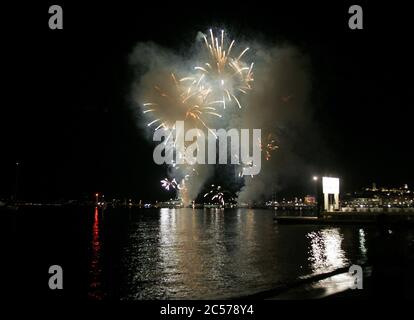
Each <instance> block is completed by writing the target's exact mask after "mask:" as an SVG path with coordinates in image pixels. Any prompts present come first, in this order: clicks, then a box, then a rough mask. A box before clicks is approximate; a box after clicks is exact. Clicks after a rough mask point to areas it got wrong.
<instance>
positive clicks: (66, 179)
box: [0, 1, 414, 200]
mask: <svg viewBox="0 0 414 320" xmlns="http://www.w3.org/2000/svg"><path fill="white" fill-rule="evenodd" d="M115 3H116V5H104V4H95V6H92V5H90V6H85V5H84V4H82V5H80V4H79V5H75V4H72V3H69V2H64V3H63V2H62V3H59V1H58V2H53V3H50V4H42V5H40V4H39V5H36V4H30V5H23V4H21V5H20V6H17V5H15V6H13V7H11V6H5V7H3V9H2V17H1V21H2V22H1V23H2V30H3V33H4V36H3V39H2V54H3V59H2V60H3V61H2V62H3V72H2V78H3V90H2V103H1V107H0V123H1V125H0V134H1V135H0V137H1V153H0V154H1V157H0V198H1V197H9V196H10V194H11V192H12V190H13V183H14V179H15V171H14V170H15V162H16V160H19V161H21V171H20V181H21V183H20V187H21V188H20V197H21V198H24V199H38V200H43V199H60V198H65V199H72V198H80V197H90V196H91V194H93V193H94V192H96V191H100V192H104V193H105V194H107V195H108V197H112V196H114V197H124V196H125V197H134V198H136V199H152V200H155V199H160V198H162V197H163V195H164V197H165V193H164V192H163V191H162V190H161V189H160V183H159V180H160V178H163V177H164V176H165V168H164V167H159V166H157V165H156V164H154V163H153V160H152V151H153V146H151V145H150V144H149V143H148V142H147V141H146V139H145V137H144V135H143V134H142V132H141V131H140V129H139V128H138V127H137V125H136V120H135V116H134V113H133V111H132V109H131V101H130V96H129V94H130V86H131V82H132V81H133V75H132V70H131V68H130V66H129V64H128V55H129V54H130V53H131V51H132V50H133V48H134V46H135V45H136V43H137V42H140V41H149V40H151V41H154V42H156V43H158V44H160V45H162V46H165V47H168V48H171V49H173V50H177V51H178V52H180V51H182V50H185V48H186V47H188V46H190V45H191V42H192V41H193V39H194V37H195V34H196V32H197V31H199V30H202V31H204V30H206V29H208V28H209V27H210V26H225V27H227V26H228V27H230V28H231V29H232V30H234V31H235V32H238V33H240V34H243V35H246V37H247V38H257V39H263V40H264V41H266V42H269V43H275V44H278V43H290V44H293V45H295V46H296V47H298V48H299V49H300V50H301V51H302V52H304V53H305V54H306V55H307V56H308V57H309V61H310V63H311V79H312V94H311V103H310V106H309V117H311V118H312V119H313V120H312V121H314V122H315V125H316V127H317V129H318V131H319V136H320V137H321V141H320V143H319V144H318V145H320V146H323V149H324V150H323V152H319V151H320V150H311V151H307V152H306V155H302V156H303V158H304V159H305V160H306V162H307V163H309V165H310V167H312V168H314V170H315V173H316V174H323V173H331V174H337V175H338V176H340V177H342V179H343V188H344V189H345V191H352V190H356V189H359V188H361V187H363V186H366V185H370V184H371V183H372V182H376V183H377V185H379V186H381V185H390V186H400V185H402V184H404V183H408V184H409V186H411V187H412V185H413V183H414V174H413V170H412V163H414V156H413V151H412V149H413V148H412V136H413V134H412V108H413V106H412V101H413V89H412V79H411V77H412V74H413V73H412V60H413V55H412V49H410V47H411V43H410V42H411V41H412V40H411V39H412V35H410V32H411V31H410V30H412V29H413V28H412V18H410V11H409V10H407V8H406V7H403V6H401V5H396V4H395V5H393V6H391V5H388V6H384V7H381V6H380V5H376V4H374V3H373V2H369V3H367V2H366V1H356V2H355V4H360V5H362V7H363V9H364V30H350V29H348V16H349V14H348V7H349V5H350V4H354V3H350V4H349V3H346V4H341V5H329V6H327V5H316V4H314V2H313V1H312V4H309V5H307V6H303V5H302V4H300V3H292V1H289V3H290V5H289V6H288V5H286V4H283V3H284V2H280V1H276V2H274V4H273V6H272V7H271V6H270V5H264V4H262V5H259V4H258V2H252V4H250V5H243V4H238V5H237V6H234V5H232V4H231V3H228V4H227V5H224V6H223V9H222V10H220V9H219V8H216V7H218V6H219V3H218V2H212V3H211V4H209V3H208V2H201V3H199V4H198V5H197V6H196V5H195V3H194V2H193V5H192V6H193V7H197V8H194V10H193V11H191V8H192V7H191V6H190V7H187V8H184V7H185V6H184V5H177V6H172V5H170V6H168V7H162V6H161V5H160V4H154V7H152V8H149V7H140V6H139V5H138V4H136V5H135V6H132V5H126V4H125V5H121V4H118V2H115ZM52 4H61V5H62V7H63V14H64V29H63V30H49V28H48V18H49V15H48V7H49V5H52ZM202 6H205V8H203V7H202ZM220 6H221V5H220ZM234 8H235V9H234ZM4 71H5V72H4ZM297 152H298V153H299V154H300V153H301V152H303V150H301V148H300V146H298V147H297ZM320 154H324V155H326V156H324V157H323V158H321V157H320ZM281 170H283V168H281ZM312 174H313V172H309V176H306V177H303V178H302V180H295V181H291V183H286V184H285V185H286V188H285V189H284V190H281V194H286V195H294V194H298V195H303V194H304V193H306V192H309V188H310V187H312V186H311V185H310V182H309V181H310V177H311V175H312Z"/></svg>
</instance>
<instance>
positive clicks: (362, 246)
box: [359, 229, 368, 263]
mask: <svg viewBox="0 0 414 320" xmlns="http://www.w3.org/2000/svg"><path fill="white" fill-rule="evenodd" d="M359 250H360V251H361V260H362V261H361V262H362V263H364V262H366V260H367V251H368V250H367V247H366V239H365V231H364V229H359Z"/></svg>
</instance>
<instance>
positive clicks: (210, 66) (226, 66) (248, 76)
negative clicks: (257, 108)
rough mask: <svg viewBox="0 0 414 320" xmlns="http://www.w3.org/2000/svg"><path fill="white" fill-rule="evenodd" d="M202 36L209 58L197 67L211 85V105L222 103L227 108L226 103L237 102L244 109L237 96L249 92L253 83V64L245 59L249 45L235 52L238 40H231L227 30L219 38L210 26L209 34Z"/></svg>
mask: <svg viewBox="0 0 414 320" xmlns="http://www.w3.org/2000/svg"><path fill="white" fill-rule="evenodd" d="M203 39H204V43H205V46H206V49H207V52H208V55H207V56H208V57H207V61H205V62H203V63H202V64H201V65H198V66H196V67H195V68H194V69H195V70H197V71H198V72H200V73H201V75H202V76H203V77H204V78H203V80H204V81H205V82H206V83H207V86H209V87H210V88H212V89H211V91H212V92H213V94H212V97H213V101H210V104H211V105H215V104H221V105H223V108H224V109H225V108H226V104H233V103H234V104H236V105H237V106H238V107H239V108H241V107H242V106H241V104H240V101H239V99H238V98H237V96H238V95H239V94H240V93H243V94H246V93H247V91H248V90H250V89H251V88H252V82H253V63H251V64H250V65H248V64H247V63H245V62H244V61H243V59H242V58H243V56H244V55H245V54H246V52H247V51H248V50H249V48H245V49H244V50H242V51H241V52H240V53H239V54H238V55H233V52H232V50H233V51H234V49H233V48H234V47H235V40H232V41H231V42H230V41H228V40H227V37H225V33H224V30H221V34H220V36H219V37H216V36H214V34H213V31H212V30H211V29H210V30H209V35H205V34H203ZM229 42H230V43H229Z"/></svg>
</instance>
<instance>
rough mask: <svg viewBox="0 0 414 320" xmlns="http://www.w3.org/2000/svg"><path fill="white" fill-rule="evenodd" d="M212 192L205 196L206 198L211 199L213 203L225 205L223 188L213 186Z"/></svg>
mask: <svg viewBox="0 0 414 320" xmlns="http://www.w3.org/2000/svg"><path fill="white" fill-rule="evenodd" d="M211 188H212V189H211V190H210V191H209V192H207V193H206V194H204V198H206V197H210V198H211V200H212V201H217V202H218V203H220V204H221V205H224V203H225V202H224V190H223V189H222V188H221V186H217V187H216V186H215V185H214V184H212V185H211Z"/></svg>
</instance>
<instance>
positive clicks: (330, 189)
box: [322, 177, 339, 194]
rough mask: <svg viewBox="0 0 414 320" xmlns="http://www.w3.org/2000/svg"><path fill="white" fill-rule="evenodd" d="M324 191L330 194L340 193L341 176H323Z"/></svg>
mask: <svg viewBox="0 0 414 320" xmlns="http://www.w3.org/2000/svg"><path fill="white" fill-rule="evenodd" d="M322 192H323V193H329V194H338V193H339V178H330V177H322Z"/></svg>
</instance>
